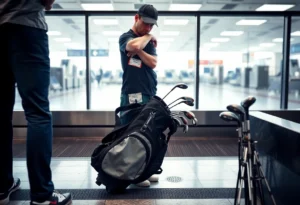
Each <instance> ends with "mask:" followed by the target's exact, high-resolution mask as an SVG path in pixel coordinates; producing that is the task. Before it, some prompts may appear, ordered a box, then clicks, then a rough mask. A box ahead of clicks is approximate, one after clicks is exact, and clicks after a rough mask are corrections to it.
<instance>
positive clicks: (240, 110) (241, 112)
mask: <svg viewBox="0 0 300 205" xmlns="http://www.w3.org/2000/svg"><path fill="white" fill-rule="evenodd" d="M227 110H228V111H230V112H233V113H236V114H239V115H241V116H243V117H244V115H245V109H244V108H243V107H242V106H241V105H237V104H231V105H228V106H227ZM241 120H243V118H242V119H241Z"/></svg>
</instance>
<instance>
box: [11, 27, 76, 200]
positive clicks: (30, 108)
mask: <svg viewBox="0 0 300 205" xmlns="http://www.w3.org/2000/svg"><path fill="white" fill-rule="evenodd" d="M9 30H10V32H11V33H10V36H11V39H10V41H9V42H10V45H9V48H10V54H11V55H10V61H11V64H12V69H13V73H14V76H15V79H16V82H17V87H18V91H19V93H20V96H21V98H22V106H23V108H24V113H25V116H26V120H27V122H28V128H27V168H28V176H29V183H30V191H31V192H30V195H31V200H32V201H35V202H43V201H47V203H48V202H49V204H50V203H55V204H66V203H68V202H70V201H71V195H70V194H66V195H65V196H63V195H60V194H57V193H55V192H54V185H53V182H52V173H51V168H50V163H51V157H52V115H51V112H50V110H49V100H48V91H49V84H50V59H49V48H48V36H47V33H46V31H45V30H41V29H37V28H31V27H27V26H21V25H10V29H9Z"/></svg>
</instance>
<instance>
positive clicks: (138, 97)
mask: <svg viewBox="0 0 300 205" xmlns="http://www.w3.org/2000/svg"><path fill="white" fill-rule="evenodd" d="M128 98H129V103H130V104H133V103H141V102H143V98H142V93H132V94H128Z"/></svg>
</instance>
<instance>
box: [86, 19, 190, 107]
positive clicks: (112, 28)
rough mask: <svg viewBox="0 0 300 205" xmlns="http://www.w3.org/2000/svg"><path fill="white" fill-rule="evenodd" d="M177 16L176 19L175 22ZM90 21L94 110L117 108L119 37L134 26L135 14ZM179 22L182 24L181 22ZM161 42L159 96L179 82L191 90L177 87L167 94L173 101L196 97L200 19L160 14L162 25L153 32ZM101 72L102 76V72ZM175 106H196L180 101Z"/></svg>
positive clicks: (92, 100) (157, 69)
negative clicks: (184, 97)
mask: <svg viewBox="0 0 300 205" xmlns="http://www.w3.org/2000/svg"><path fill="white" fill-rule="evenodd" d="M175 19H176V21H175ZM89 22H90V36H89V37H90V48H91V57H90V62H91V63H90V69H91V76H94V77H93V78H94V79H91V109H92V110H115V109H116V108H117V107H118V106H120V95H121V87H122V75H123V70H122V66H121V59H120V51H119V43H118V40H119V36H120V35H121V34H122V33H124V32H127V31H128V30H129V29H131V28H132V26H133V24H134V17H133V16H118V17H111V16H110V17H105V16H101V17H97V16H92V17H90V19H89ZM178 23H179V24H178ZM150 33H151V34H153V35H154V36H155V37H156V38H157V41H158V45H157V55H158V62H157V66H156V68H155V69H154V71H155V72H156V74H157V80H158V86H157V95H158V96H160V97H163V96H165V95H166V94H167V93H168V92H169V91H170V90H171V89H172V87H173V86H174V85H175V84H177V83H182V82H183V83H186V84H187V85H188V89H185V90H181V89H175V90H174V91H173V92H172V93H170V94H169V95H168V96H167V97H166V99H165V100H166V102H167V103H170V102H172V101H174V100H175V99H177V98H178V97H179V96H190V97H192V98H195V97H194V96H195V80H194V78H195V65H194V64H191V63H190V61H194V60H195V59H194V58H195V56H196V54H195V49H196V47H195V45H196V18H195V17H185V18H182V17H166V16H161V17H159V21H158V27H156V26H153V28H152V31H151V32H150ZM100 74H101V75H100ZM174 109H193V107H189V106H187V105H185V104H179V105H178V106H176V107H174Z"/></svg>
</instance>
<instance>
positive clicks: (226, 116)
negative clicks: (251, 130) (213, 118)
mask: <svg viewBox="0 0 300 205" xmlns="http://www.w3.org/2000/svg"><path fill="white" fill-rule="evenodd" d="M219 117H220V118H221V119H222V120H225V121H228V122H237V125H238V128H239V129H241V120H240V118H239V117H238V116H237V115H236V114H234V113H232V112H228V111H225V112H221V113H220V115H219Z"/></svg>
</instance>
